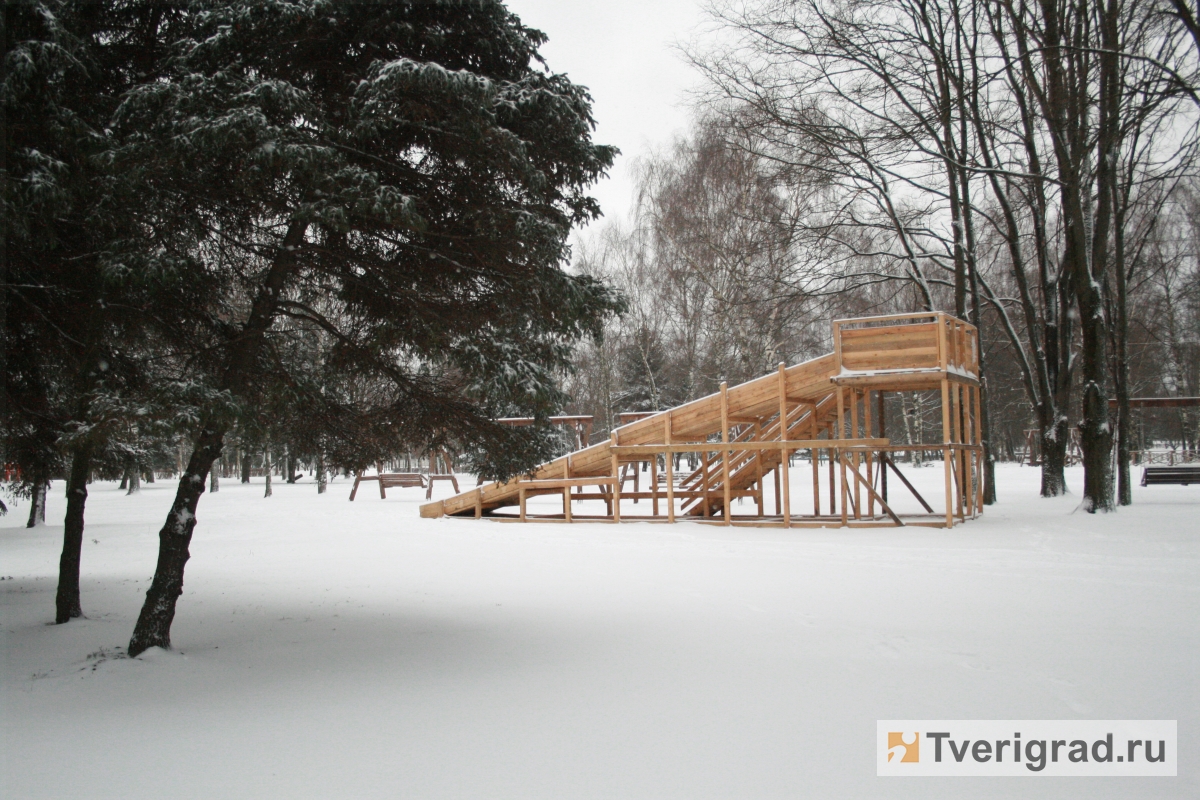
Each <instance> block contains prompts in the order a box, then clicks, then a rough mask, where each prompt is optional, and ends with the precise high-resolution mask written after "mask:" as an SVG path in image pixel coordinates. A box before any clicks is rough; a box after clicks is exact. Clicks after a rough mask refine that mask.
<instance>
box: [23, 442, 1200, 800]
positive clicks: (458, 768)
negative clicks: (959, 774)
mask: <svg viewBox="0 0 1200 800" xmlns="http://www.w3.org/2000/svg"><path fill="white" fill-rule="evenodd" d="M906 472H907V474H909V475H910V477H912V479H913V480H914V481H915V482H916V483H917V485H918V488H920V489H921V490H922V491H923V492H927V494H926V496H927V497H929V496H930V495H933V497H940V495H938V494H937V487H939V486H941V481H942V471H941V469H940V465H934V466H931V467H926V468H924V469H915V470H912V469H910V470H907V471H906ZM1068 481H1069V483H1070V484H1071V487H1072V491H1074V492H1075V493H1076V494H1075V495H1074V496H1068V497H1065V498H1058V499H1053V500H1043V499H1039V498H1038V497H1037V487H1038V484H1039V473H1038V472H1037V471H1036V470H1034V469H1029V468H1021V467H1017V466H1014V465H1001V467H1000V469H999V486H1000V493H1001V502H1000V503H999V504H998V505H997V506H995V507H993V508H991V509H989V510H988V513H987V514H986V515H985V516H984V517H983V518H982V519H980V520H977V521H974V522H968V523H967V524H966V525H962V526H959V527H956V528H954V529H953V530H950V531H945V530H937V529H928V528H915V527H913V528H906V529H903V530H898V529H886V528H885V529H871V530H850V531H847V530H792V531H784V530H780V529H759V528H732V529H730V528H721V527H714V526H705V525H700V524H697V523H681V524H677V525H674V526H669V525H655V524H637V523H630V524H623V525H620V526H614V525H605V524H577V525H573V526H567V525H564V524H559V523H538V524H528V525H520V524H516V523H504V522H489V521H481V522H476V521H474V520H454V519H449V520H448V519H441V520H424V519H420V518H419V517H418V511H417V509H418V506H419V505H420V503H422V502H424V491H423V490H420V489H415V488H414V489H392V490H389V491H388V499H387V500H386V501H384V500H380V499H379V497H378V495H377V494H372V493H371V492H366V493H361V492H360V496H359V498H358V499H357V500H356V501H355V502H354V503H348V502H347V500H346V498H347V496H348V494H349V489H350V485H349V481H346V480H344V479H339V480H337V481H335V482H333V483H332V484H331V485H330V489H329V492H328V493H327V494H325V495H318V494H317V493H316V488H315V486H314V485H313V484H312V483H311V482H307V483H301V484H297V485H287V484H283V485H278V484H277V485H276V487H275V496H274V497H272V498H269V499H264V498H262V496H261V495H262V486H261V479H259V482H258V483H256V484H255V485H251V486H242V485H240V484H238V483H236V482H233V481H224V482H222V486H221V490H220V491H219V492H218V493H217V494H211V495H210V494H206V495H205V496H204V497H203V498H202V500H201V502H200V506H199V509H198V512H197V518H198V524H197V526H196V532H195V536H194V538H193V540H192V546H191V552H192V558H191V561H190V562H189V563H188V567H187V580H186V586H185V589H184V595H183V597H182V598H181V599H180V602H179V606H178V613H177V616H176V618H175V625H174V628H173V630H172V638H173V642H174V645H175V650H173V651H171V652H166V651H161V650H152V651H149V652H147V653H145V654H143V655H142V656H140V657H139V658H137V659H132V660H131V659H127V658H125V657H124V656H123V647H124V644H125V643H126V642H127V641H128V638H129V634H130V632H131V631H132V627H133V622H134V620H135V618H136V615H137V613H138V610H139V609H140V606H141V602H142V599H143V596H144V592H145V589H146V586H147V584H148V582H149V578H150V576H151V575H152V573H153V569H154V563H155V557H156V554H157V530H158V528H159V526H160V525H161V524H162V522H163V520H164V518H165V516H166V514H167V512H168V510H169V508H170V505H171V501H172V499H173V489H174V485H173V483H171V482H169V481H162V480H160V481H159V482H157V483H154V484H149V485H143V487H142V491H141V493H140V494H135V495H132V496H126V495H125V494H124V493H123V492H120V491H118V490H117V488H116V484H115V483H97V484H93V486H92V487H91V488H90V494H89V499H88V515H87V519H88V523H87V530H86V532H85V539H84V542H85V544H84V548H85V549H84V551H83V575H82V586H83V608H84V611H85V613H87V615H88V617H87V619H84V620H75V621H72V622H71V623H69V624H67V625H58V626H56V625H53V624H50V623H51V622H52V620H53V613H54V589H55V577H56V570H57V562H58V552H59V547H60V544H61V527H58V526H55V525H50V526H46V527H42V528H37V529H33V530H27V529H25V528H24V527H22V525H23V523H24V521H25V519H26V516H27V513H28V509H27V508H22V506H21V504H16V506H15V507H13V504H10V511H9V514H8V516H6V517H3V518H0V573H2V575H3V577H4V580H3V582H0V597H3V604H2V606H0V609H2V620H0V622H2V629H3V654H4V669H3V675H2V678H0V680H2V683H0V701H2V703H3V705H2V707H0V711H2V713H0V719H2V723H0V724H2V729H3V743H2V752H3V757H2V758H3V761H2V763H0V767H2V776H3V777H2V782H0V795H2V796H4V797H14V798H15V797H21V798H40V797H47V798H50V797H53V798H61V797H84V796H86V797H117V796H120V797H135V798H136V797H151V796H172V797H195V798H204V797H231V798H233V797H247V798H250V797H254V798H263V797H289V798H290V797H387V798H394V797H414V798H460V797H461V798H481V797H487V798H591V797H596V798H616V797H619V798H673V797H679V798H706V797H721V798H732V797H737V798H777V797H789V798H792V797H797V798H798V797H864V798H865V797H881V796H887V797H913V798H915V797H962V796H970V797H1018V796H1019V797H1023V798H1024V797H1029V798H1043V797H1044V798H1050V797H1083V796H1086V797H1089V798H1118V797H1119V798H1136V797H1147V798H1149V797H1154V798H1173V797H1179V798H1183V797H1196V796H1200V777H1198V776H1200V769H1198V767H1200V758H1198V757H1197V750H1198V745H1200V738H1198V736H1197V730H1198V724H1200V689H1198V686H1200V683H1198V682H1197V680H1196V660H1197V655H1198V654H1200V632H1198V627H1197V625H1196V620H1197V618H1200V570H1198V569H1197V567H1198V565H1200V541H1198V540H1200V536H1198V535H1197V534H1198V533H1200V526H1197V524H1196V519H1197V511H1198V510H1200V487H1196V486H1191V487H1181V486H1155V487H1147V488H1142V487H1137V488H1135V489H1134V501H1135V504H1136V505H1135V506H1134V507H1133V508H1132V509H1123V510H1121V511H1119V512H1118V513H1115V514H1105V515H1098V516H1092V515H1087V514H1085V513H1083V512H1082V511H1080V510H1078V505H1079V496H1080V495H1079V491H1080V489H1081V487H1082V473H1081V472H1080V471H1079V470H1078V469H1077V468H1074V469H1071V470H1068ZM790 483H791V486H792V487H793V491H794V492H795V493H796V496H797V498H799V497H800V496H801V492H802V491H803V490H804V489H805V488H806V487H808V486H811V473H810V472H809V467H808V465H806V464H801V463H797V465H796V466H795V467H794V468H793V474H792V476H791V481H790ZM468 485H470V482H469V481H468ZM437 488H438V489H443V487H442V486H441V485H440V484H439V485H438V487H437ZM891 489H892V494H893V496H896V495H898V494H899V493H900V492H901V491H902V489H901V488H900V487H898V486H896V485H895V484H893V485H892V487H891ZM435 491H436V490H435ZM62 494H63V486H62V484H61V483H56V484H55V486H54V490H53V492H52V495H51V497H50V504H49V509H48V513H47V519H48V520H61V518H62V514H63V511H64V508H65V502H64V500H63V498H62ZM440 494H443V496H444V492H440ZM643 502H645V501H643ZM539 503H541V504H542V506H538V504H539ZM554 505H555V504H554V502H553V498H536V499H535V500H533V501H531V503H530V508H531V510H533V509H534V508H535V507H544V508H545V509H553V508H554ZM797 505H800V503H799V500H797ZM749 506H750V504H749V502H747V503H746V507H745V510H746V511H749ZM637 508H639V507H636V506H627V508H626V512H627V513H629V512H631V511H633V510H634V509H637ZM914 718H915V719H1073V718H1078V719H1178V720H1179V737H1180V739H1179V746H1180V751H1181V753H1182V756H1181V764H1180V768H1179V775H1180V777H1178V778H1122V779H1105V778H1079V779H1065V778H1059V779H1052V780H1042V781H1036V780H1034V781H1021V782H1020V786H1017V785H1015V784H1013V783H1011V782H1006V781H1004V780H1002V779H997V778H988V779H982V778H981V779H960V780H954V781H950V780H939V779H936V778H912V779H907V780H905V779H888V778H877V777H876V776H875V753H874V747H875V721H876V720H879V719H914Z"/></svg>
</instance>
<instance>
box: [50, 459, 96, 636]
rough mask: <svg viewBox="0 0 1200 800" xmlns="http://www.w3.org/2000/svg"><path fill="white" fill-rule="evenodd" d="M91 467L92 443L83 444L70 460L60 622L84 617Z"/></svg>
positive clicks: (57, 615)
mask: <svg viewBox="0 0 1200 800" xmlns="http://www.w3.org/2000/svg"><path fill="white" fill-rule="evenodd" d="M91 470H92V446H91V445H90V444H81V445H79V446H78V447H76V448H75V452H74V457H73V458H72V459H71V473H70V475H68V476H67V516H66V518H65V520H64V521H63V549H62V555H61V556H59V559H58V593H57V595H56V596H55V599H54V605H55V612H54V621H55V622H56V623H57V624H59V625H61V624H62V623H64V622H68V621H70V619H71V618H72V617H82V616H83V606H82V604H81V603H80V600H79V560H80V556H81V553H82V550H83V508H84V506H85V505H86V504H87V495H88V493H87V481H88V474H89V473H90V472H91Z"/></svg>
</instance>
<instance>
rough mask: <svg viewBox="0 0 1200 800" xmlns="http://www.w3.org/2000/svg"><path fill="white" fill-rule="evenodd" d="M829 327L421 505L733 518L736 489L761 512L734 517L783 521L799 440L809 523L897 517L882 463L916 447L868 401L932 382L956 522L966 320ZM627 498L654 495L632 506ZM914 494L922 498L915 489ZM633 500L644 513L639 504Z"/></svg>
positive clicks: (948, 519) (969, 342)
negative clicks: (601, 437) (887, 427)
mask: <svg viewBox="0 0 1200 800" xmlns="http://www.w3.org/2000/svg"><path fill="white" fill-rule="evenodd" d="M833 338H834V352H833V353H830V354H827V355H824V356H820V357H819V358H814V359H811V360H809V361H805V362H803V363H800V364H796V365H793V366H790V367H787V366H785V365H783V364H780V365H779V369H778V371H776V372H772V373H769V374H767V375H764V376H762V377H760V378H756V379H754V380H752V381H748V382H746V383H743V384H740V385H737V386H732V387H726V386H725V385H724V384H722V386H721V390H720V391H718V392H716V393H714V394H711V395H709V396H707V397H702V398H700V399H698V400H693V401H692V402H690V403H685V404H683V405H681V406H678V407H676V408H672V409H669V410H666V411H662V412H659V413H656V414H653V415H651V416H647V417H645V418H643V419H639V420H637V421H635V422H632V423H630V424H628V425H624V426H622V427H619V428H617V429H616V430H614V431H612V433H611V435H610V438H609V439H607V440H605V441H603V442H601V443H599V444H594V445H592V446H590V447H586V448H584V449H582V450H579V451H577V452H574V453H570V454H568V455H565V456H562V457H561V458H557V459H555V460H553V461H551V462H549V463H547V464H543V465H541V466H539V467H537V468H536V469H534V470H533V471H532V472H530V473H529V474H528V475H524V476H520V477H518V478H514V479H512V480H509V481H504V482H492V483H487V484H484V485H481V486H479V487H477V488H475V489H472V490H470V491H466V492H462V493H461V494H457V495H455V496H453V497H450V498H447V499H445V500H438V501H436V502H432V503H427V504H425V505H423V506H422V507H421V515H422V516H423V517H441V516H474V517H482V516H494V515H498V512H499V511H500V509H504V508H507V507H513V506H516V507H517V508H518V509H519V515H518V516H519V518H520V519H522V520H525V519H528V518H531V517H532V515H530V514H527V511H526V508H525V501H526V500H527V499H528V498H529V497H533V496H537V495H547V494H556V495H561V496H562V498H563V504H562V513H559V514H554V515H549V518H553V519H559V520H565V521H568V522H570V521H575V520H579V519H605V520H611V521H620V520H621V519H623V518H624V519H627V520H628V519H664V520H666V521H673V520H674V519H675V518H676V517H677V516H685V517H688V516H690V517H701V518H711V519H714V520H718V519H719V520H720V521H723V522H724V523H726V524H729V523H730V522H731V521H732V520H733V519H734V518H732V512H731V509H730V502H731V500H732V499H733V498H738V497H746V498H753V499H754V500H755V506H754V511H755V512H756V513H754V514H752V515H751V516H750V517H749V518H747V517H746V515H744V514H743V515H739V516H738V517H736V519H737V520H738V521H739V522H758V523H760V524H763V523H765V524H780V523H782V524H785V525H789V524H794V523H793V519H792V515H791V513H790V509H789V508H788V505H789V498H790V492H789V487H788V480H789V475H788V471H787V470H780V469H778V467H779V466H780V464H781V463H782V462H783V460H784V459H785V458H790V456H791V455H792V453H794V452H796V451H800V450H805V451H811V453H812V456H813V463H814V469H813V492H814V503H813V510H812V513H811V514H810V515H809V516H810V517H811V521H813V522H815V523H820V524H831V523H840V524H842V525H846V524H853V523H854V521H857V522H859V523H863V524H866V523H872V522H875V521H880V523H881V524H896V525H900V524H904V523H903V522H902V521H901V519H900V517H899V516H898V515H896V514H895V513H893V512H892V510H891V509H890V507H889V506H888V504H887V502H886V491H887V489H886V486H887V483H886V479H885V478H884V479H883V480H882V481H880V479H881V478H883V476H882V475H881V474H880V473H882V472H886V469H887V467H886V466H885V464H889V465H890V466H891V468H892V469H894V464H890V462H889V459H888V455H887V454H888V452H889V451H891V450H894V449H905V448H911V446H910V445H909V446H904V448H902V447H900V446H892V445H891V444H890V442H889V440H888V439H887V438H886V436H885V435H884V431H883V424H882V423H883V421H882V418H881V415H880V414H879V413H878V412H876V413H875V414H874V419H873V418H872V417H873V415H872V411H873V405H875V403H873V402H872V399H874V400H876V401H880V398H881V397H882V393H883V392H889V391H921V390H930V389H940V390H941V391H942V405H943V409H942V411H943V414H942V416H943V432H944V435H943V437H942V439H943V441H942V442H941V443H938V444H935V445H931V447H934V448H937V449H941V450H943V451H944V453H945V456H946V485H947V492H946V512H945V514H944V515H943V514H940V513H939V514H937V515H935V517H934V519H935V520H937V521H938V524H942V520H944V523H945V524H946V525H947V526H949V525H952V524H953V522H954V516H955V515H957V516H958V517H959V518H964V519H965V518H966V516H967V515H971V516H973V515H974V514H977V513H979V511H980V509H981V503H980V502H979V500H980V492H981V490H982V487H981V481H980V480H979V477H978V473H979V469H980V467H981V466H982V460H981V459H982V447H981V446H980V444H979V435H978V434H979V431H978V425H977V424H976V420H977V416H978V414H977V411H978V369H979V368H978V338H977V333H976V331H975V328H974V327H973V326H971V325H969V324H967V323H965V322H962V321H961V320H958V319H955V318H954V317H951V316H948V315H946V314H943V313H928V314H903V315H892V316H887V317H868V318H860V319H852V320H838V321H835V322H834V323H833ZM879 404H880V406H881V405H882V403H881V401H880V403H879ZM781 421H782V424H781ZM821 455H824V458H825V461H826V463H827V464H828V465H829V469H830V473H831V475H830V477H831V480H830V483H829V486H830V487H832V486H833V484H834V481H833V478H834V477H835V475H834V473H835V472H836V473H838V475H837V477H840V493H839V492H838V491H831V492H830V496H829V497H828V498H827V501H828V502H827V503H826V504H825V511H826V513H824V514H822V512H821V506H822V502H821V500H822V498H821V497H820V492H819V490H818V483H817V480H816V477H817V476H816V468H815V464H816V463H818V462H819V461H820V457H821ZM685 457H686V458H687V461H683V460H682V459H683V458H685ZM688 461H691V462H697V461H698V467H697V468H696V469H689V468H687V467H686V466H685V465H686V463H687V462H688ZM680 466H682V467H683V469H677V467H680ZM835 467H836V469H835ZM647 473H648V477H649V480H648V483H649V485H648V486H646V487H645V488H644V489H643V488H642V487H641V486H640V485H639V483H640V476H642V475H646V474H647ZM897 474H898V473H897ZM768 477H771V478H772V479H773V480H774V481H775V485H776V491H775V493H774V496H775V498H776V501H775V508H774V509H773V510H772V509H767V508H765V507H764V501H763V494H764V492H763V486H764V483H765V482H766V480H767V479H768ZM900 477H901V479H902V480H903V476H900ZM631 481H632V482H633V483H634V485H633V490H632V491H629V489H628V484H629V483H630V482H631ZM880 482H882V493H881V492H880V489H879V487H878V486H877V484H878V483H880ZM781 483H782V486H783V490H782V492H781V491H780V490H779V487H780V484H781ZM905 485H907V481H905ZM913 491H914V492H915V490H913ZM839 494H840V497H839ZM955 495H957V504H956V501H955ZM781 496H782V503H781V501H780V498H781ZM584 499H593V500H603V501H604V503H605V509H606V513H605V514H603V515H596V514H593V515H590V516H585V515H581V514H578V513H573V511H572V505H573V503H575V502H578V501H579V500H584ZM839 499H840V502H839ZM630 501H641V502H645V501H649V502H645V506H642V507H641V508H640V509H635V508H633V506H632V505H631V504H630ZM921 503H922V505H924V506H925V507H926V508H930V507H929V504H928V503H927V502H926V501H925V500H924V498H921ZM877 506H878V509H879V513H878V514H876V507H877ZM638 510H641V511H642V514H641V516H637V515H635V513H634V512H636V511H638ZM646 512H649V513H646ZM541 516H542V518H546V516H547V515H541ZM796 522H803V520H800V519H799V518H797V520H796Z"/></svg>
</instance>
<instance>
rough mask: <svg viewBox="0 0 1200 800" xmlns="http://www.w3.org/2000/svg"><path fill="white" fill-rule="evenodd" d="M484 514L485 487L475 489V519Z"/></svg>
mask: <svg viewBox="0 0 1200 800" xmlns="http://www.w3.org/2000/svg"><path fill="white" fill-rule="evenodd" d="M482 516H483V489H482V488H480V489H476V490H475V519H479V518H480V517H482Z"/></svg>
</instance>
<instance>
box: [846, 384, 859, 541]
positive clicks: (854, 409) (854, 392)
mask: <svg viewBox="0 0 1200 800" xmlns="http://www.w3.org/2000/svg"><path fill="white" fill-rule="evenodd" d="M860 394H861V392H859V390H858V389H851V390H850V438H851V439H857V438H859V433H858V399H859V395H860ZM859 458H860V456H859V453H858V451H857V450H855V451H854V452H853V453H851V454H850V464H851V466H852V467H854V471H855V472H858V463H859ZM845 476H846V471H845V466H844V465H843V468H842V477H845ZM860 508H862V490H861V489H859V487H858V481H855V482H854V518H855V519H858V518H859V517H860V516H861V515H860V514H859V509H860Z"/></svg>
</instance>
